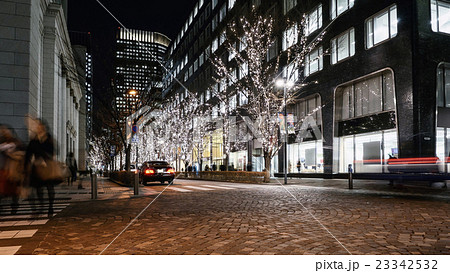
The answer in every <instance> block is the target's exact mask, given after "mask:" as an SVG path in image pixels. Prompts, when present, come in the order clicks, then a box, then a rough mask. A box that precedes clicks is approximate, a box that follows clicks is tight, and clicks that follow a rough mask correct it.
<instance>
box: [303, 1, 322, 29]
mask: <svg viewBox="0 0 450 273" xmlns="http://www.w3.org/2000/svg"><path fill="white" fill-rule="evenodd" d="M306 20H307V26H308V27H307V30H306V35H309V34H311V33H313V32H314V31H315V30H317V29H319V28H321V27H322V5H319V6H317V7H316V8H314V9H313V10H312V11H311V12H310V13H308V15H307V17H306Z"/></svg>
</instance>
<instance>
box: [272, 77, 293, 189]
mask: <svg viewBox="0 0 450 273" xmlns="http://www.w3.org/2000/svg"><path fill="white" fill-rule="evenodd" d="M275 84H276V85H277V86H278V87H283V100H284V111H283V115H284V154H283V158H284V160H283V172H284V184H287V171H288V169H287V152H288V150H287V142H288V127H287V103H286V102H287V98H286V97H287V94H286V92H287V88H288V87H292V85H293V83H292V82H289V81H287V80H286V78H283V79H278V80H277V81H276V83H275Z"/></svg>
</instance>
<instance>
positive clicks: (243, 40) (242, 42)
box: [239, 36, 247, 52]
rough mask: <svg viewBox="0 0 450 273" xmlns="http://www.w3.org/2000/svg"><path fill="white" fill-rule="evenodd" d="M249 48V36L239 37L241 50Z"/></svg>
mask: <svg viewBox="0 0 450 273" xmlns="http://www.w3.org/2000/svg"><path fill="white" fill-rule="evenodd" d="M246 48H247V37H245V36H242V37H241V38H240V39H239V52H240V51H242V50H245V49H246Z"/></svg>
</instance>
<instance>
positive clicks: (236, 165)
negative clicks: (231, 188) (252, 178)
mask: <svg viewBox="0 0 450 273" xmlns="http://www.w3.org/2000/svg"><path fill="white" fill-rule="evenodd" d="M229 164H230V166H231V168H229V169H230V170H233V171H245V170H246V166H247V151H238V152H232V153H230V157H229ZM230 166H229V167H230Z"/></svg>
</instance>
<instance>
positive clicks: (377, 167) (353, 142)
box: [339, 130, 398, 173]
mask: <svg viewBox="0 0 450 273" xmlns="http://www.w3.org/2000/svg"><path fill="white" fill-rule="evenodd" d="M339 140H340V141H339V143H340V145H339V172H341V173H346V172H348V166H349V165H350V164H351V165H352V169H353V172H358V173H381V172H384V171H385V164H384V163H385V162H386V160H387V159H389V157H390V156H394V157H398V144H397V132H396V130H389V131H382V132H373V133H368V134H360V135H352V136H345V137H341V138H340V139H339Z"/></svg>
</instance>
